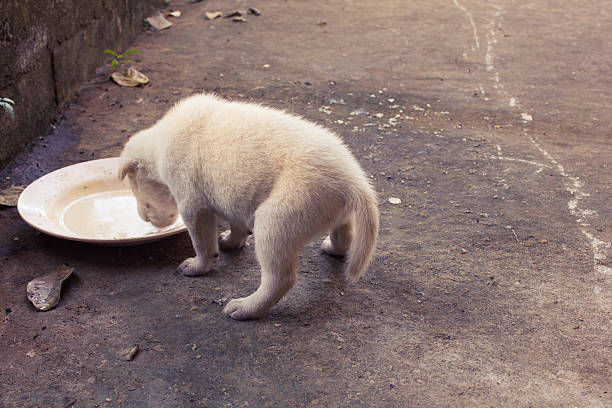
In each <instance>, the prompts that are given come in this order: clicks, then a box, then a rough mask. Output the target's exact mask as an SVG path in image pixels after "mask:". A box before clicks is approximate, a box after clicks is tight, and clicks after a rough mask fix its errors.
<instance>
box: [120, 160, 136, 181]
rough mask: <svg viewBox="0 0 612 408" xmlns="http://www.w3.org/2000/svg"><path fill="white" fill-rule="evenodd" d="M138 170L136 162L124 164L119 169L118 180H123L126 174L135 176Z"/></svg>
mask: <svg viewBox="0 0 612 408" xmlns="http://www.w3.org/2000/svg"><path fill="white" fill-rule="evenodd" d="M136 169H138V163H136V162H125V163H123V165H121V167H120V168H119V180H123V179H124V178H125V176H127V174H128V173H131V174H135V173H136Z"/></svg>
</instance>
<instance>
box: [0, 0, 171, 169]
mask: <svg viewBox="0 0 612 408" xmlns="http://www.w3.org/2000/svg"><path fill="white" fill-rule="evenodd" d="M163 4H164V1H163V0H101V1H92V2H83V1H78V0H51V1H40V0H3V1H2V2H0V97H7V98H11V99H12V100H14V101H15V119H14V120H13V119H11V118H10V116H9V115H8V114H7V113H6V112H4V110H3V109H0V168H2V167H4V165H6V163H7V162H8V161H9V160H10V159H11V158H12V157H13V156H14V155H15V154H16V153H18V152H19V151H21V150H22V149H23V148H24V147H25V146H26V145H27V144H28V143H29V141H30V140H32V139H33V138H34V137H36V136H39V135H41V134H42V133H43V132H44V131H45V130H46V129H47V127H48V126H49V124H50V123H51V122H52V121H53V120H54V118H55V117H56V116H57V115H58V113H59V112H60V111H61V110H62V109H63V108H65V107H66V106H67V105H68V103H69V102H70V101H71V99H72V98H73V97H74V96H75V95H76V94H77V93H78V91H79V89H80V87H81V85H82V84H83V82H84V81H86V80H87V79H89V78H91V76H92V75H93V74H94V72H95V69H96V67H99V66H101V65H103V64H104V63H105V62H107V61H108V59H109V58H108V55H107V54H104V53H103V52H104V50H105V49H107V48H111V49H114V50H123V49H124V48H125V47H127V46H128V44H129V42H130V41H131V40H132V39H133V38H134V37H135V36H136V35H137V34H138V33H139V32H141V31H142V30H144V28H145V26H144V19H145V18H146V17H147V16H148V15H151V13H152V12H153V11H154V10H155V8H156V7H161V6H162V5H163Z"/></svg>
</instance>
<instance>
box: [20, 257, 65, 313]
mask: <svg viewBox="0 0 612 408" xmlns="http://www.w3.org/2000/svg"><path fill="white" fill-rule="evenodd" d="M71 273H72V268H70V267H69V266H66V265H62V266H61V267H59V268H58V269H56V270H55V271H53V272H51V273H48V274H46V275H43V276H41V277H40V278H36V279H32V280H31V281H30V282H28V286H27V288H26V291H27V294H28V299H29V300H30V302H32V304H33V305H34V307H35V308H37V309H38V310H42V311H43V312H44V311H46V310H49V309H52V308H53V307H55V305H57V303H58V302H59V300H60V293H61V290H62V283H63V282H64V281H65V280H66V278H68V276H70V274H71Z"/></svg>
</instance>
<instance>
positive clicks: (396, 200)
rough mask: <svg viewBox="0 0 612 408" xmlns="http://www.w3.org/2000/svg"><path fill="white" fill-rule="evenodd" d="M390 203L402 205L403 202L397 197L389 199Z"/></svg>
mask: <svg viewBox="0 0 612 408" xmlns="http://www.w3.org/2000/svg"><path fill="white" fill-rule="evenodd" d="M389 203H391V204H401V203H402V200H400V199H399V198H397V197H389Z"/></svg>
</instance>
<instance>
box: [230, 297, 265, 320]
mask: <svg viewBox="0 0 612 408" xmlns="http://www.w3.org/2000/svg"><path fill="white" fill-rule="evenodd" d="M223 313H225V314H226V315H228V316H229V317H231V318H232V319H234V320H248V319H256V318H258V317H259V316H261V313H259V311H257V310H254V308H253V307H252V305H251V304H250V302H249V298H240V299H232V300H230V302H229V303H228V304H227V305H225V307H224V308H223Z"/></svg>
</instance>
